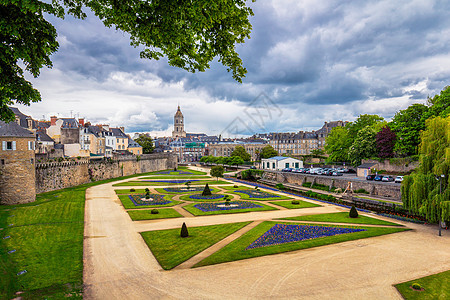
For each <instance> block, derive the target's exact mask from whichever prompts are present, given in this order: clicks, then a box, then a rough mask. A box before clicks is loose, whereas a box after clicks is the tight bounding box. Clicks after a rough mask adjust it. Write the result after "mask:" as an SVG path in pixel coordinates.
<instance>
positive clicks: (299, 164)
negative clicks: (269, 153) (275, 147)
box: [261, 156, 303, 171]
mask: <svg viewBox="0 0 450 300" xmlns="http://www.w3.org/2000/svg"><path fill="white" fill-rule="evenodd" d="M261 166H262V169H266V170H276V171H280V170H282V169H284V168H295V169H298V168H303V161H301V160H299V159H296V158H292V157H285V156H274V157H271V158H263V159H262V160H261Z"/></svg>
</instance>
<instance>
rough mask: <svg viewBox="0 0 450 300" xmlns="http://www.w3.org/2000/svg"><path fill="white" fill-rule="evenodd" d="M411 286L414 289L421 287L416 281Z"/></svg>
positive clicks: (417, 289) (418, 289)
mask: <svg viewBox="0 0 450 300" xmlns="http://www.w3.org/2000/svg"><path fill="white" fill-rule="evenodd" d="M411 287H412V288H413V289H414V290H416V291H420V290H421V289H422V286H421V285H420V284H418V283H417V282H414V283H413V284H412V285H411Z"/></svg>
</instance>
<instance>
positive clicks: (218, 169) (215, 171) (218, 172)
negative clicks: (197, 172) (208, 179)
mask: <svg viewBox="0 0 450 300" xmlns="http://www.w3.org/2000/svg"><path fill="white" fill-rule="evenodd" d="M223 172H224V169H223V167H222V166H213V167H212V168H211V173H210V174H211V176H213V177H216V178H217V179H219V177H223Z"/></svg>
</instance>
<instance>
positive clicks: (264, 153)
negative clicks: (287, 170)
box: [259, 145, 278, 159]
mask: <svg viewBox="0 0 450 300" xmlns="http://www.w3.org/2000/svg"><path fill="white" fill-rule="evenodd" d="M277 155H278V152H277V151H276V150H275V149H273V147H272V146H271V145H266V146H264V147H263V148H262V149H261V151H260V152H259V158H261V159H262V158H271V157H274V156H277Z"/></svg>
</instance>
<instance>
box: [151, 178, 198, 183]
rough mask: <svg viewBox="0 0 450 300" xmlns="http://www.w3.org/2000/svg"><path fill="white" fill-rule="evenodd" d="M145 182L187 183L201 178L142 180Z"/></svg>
mask: <svg viewBox="0 0 450 300" xmlns="http://www.w3.org/2000/svg"><path fill="white" fill-rule="evenodd" d="M142 181H145V182H161V183H186V182H192V181H199V180H195V179H192V180H188V179H174V180H142Z"/></svg>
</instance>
